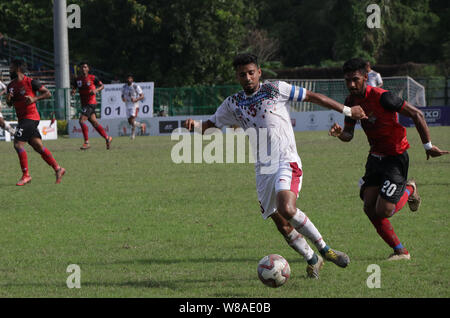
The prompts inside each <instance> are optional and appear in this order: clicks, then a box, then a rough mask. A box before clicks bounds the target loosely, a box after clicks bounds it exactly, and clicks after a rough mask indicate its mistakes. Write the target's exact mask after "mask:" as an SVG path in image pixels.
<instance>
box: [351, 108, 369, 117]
mask: <svg viewBox="0 0 450 318" xmlns="http://www.w3.org/2000/svg"><path fill="white" fill-rule="evenodd" d="M351 118H352V119H355V120H360V119H367V118H368V117H367V115H366V113H365V112H364V109H362V107H361V106H352V116H351Z"/></svg>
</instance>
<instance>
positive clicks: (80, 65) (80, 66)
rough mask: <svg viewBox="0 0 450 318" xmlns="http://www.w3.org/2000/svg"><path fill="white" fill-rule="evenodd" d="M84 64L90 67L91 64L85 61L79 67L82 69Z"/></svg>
mask: <svg viewBox="0 0 450 318" xmlns="http://www.w3.org/2000/svg"><path fill="white" fill-rule="evenodd" d="M84 64H86V65H87V66H88V67H89V63H88V62H85V61H81V62H80V64H78V66H79V67H82V66H83V65H84Z"/></svg>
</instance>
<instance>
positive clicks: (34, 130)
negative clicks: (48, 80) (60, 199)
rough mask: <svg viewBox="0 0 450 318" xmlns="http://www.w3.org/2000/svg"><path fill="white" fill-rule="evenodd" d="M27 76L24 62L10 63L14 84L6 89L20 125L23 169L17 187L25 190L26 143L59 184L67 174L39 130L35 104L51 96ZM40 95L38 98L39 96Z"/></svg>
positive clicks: (18, 140) (16, 141) (27, 176)
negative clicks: (22, 187)
mask: <svg viewBox="0 0 450 318" xmlns="http://www.w3.org/2000/svg"><path fill="white" fill-rule="evenodd" d="M25 72H26V65H25V63H24V62H23V61H21V60H14V61H12V62H11V65H10V69H9V73H10V76H11V82H10V83H9V84H8V87H7V91H8V92H7V95H6V102H7V104H8V105H10V106H14V108H15V110H16V114H17V118H18V122H19V123H18V126H17V128H16V133H15V135H14V148H15V149H16V151H17V154H18V156H19V161H20V167H21V169H22V178H21V179H20V180H19V182H17V184H16V185H18V186H23V185H25V184H27V183H29V182H31V176H30V174H29V171H28V158H27V152H26V150H25V143H27V142H28V144H29V145H30V146H31V147H33V149H34V150H35V151H36V152H38V153H39V154H40V155H41V157H42V159H44V161H45V162H47V164H48V165H50V166H51V167H52V168H53V170H55V174H56V183H60V182H61V178H62V176H63V175H64V174H65V173H66V170H65V169H64V168H62V167H61V166H60V165H59V164H58V163H57V162H56V160H55V159H54V158H53V156H52V154H51V152H50V151H49V150H48V149H47V148H45V147H44V145H43V144H42V140H41V134H40V133H39V130H38V125H39V121H40V120H41V118H40V116H39V113H38V110H37V108H36V102H37V101H38V100H41V99H46V98H49V97H50V96H51V94H50V92H49V90H48V89H47V88H46V87H45V86H43V85H41V83H40V82H39V81H38V80H33V79H31V78H29V77H28V76H26V75H25V74H24V73H25ZM37 92H39V95H36V93H37Z"/></svg>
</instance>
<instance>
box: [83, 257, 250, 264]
mask: <svg viewBox="0 0 450 318" xmlns="http://www.w3.org/2000/svg"><path fill="white" fill-rule="evenodd" d="M254 262H255V259H254V258H220V257H214V258H183V259H158V258H145V259H130V260H120V261H112V262H103V263H84V264H88V265H128V264H130V265H131V264H134V265H136V264H144V265H174V264H182V263H186V264H188V263H192V264H211V263H254Z"/></svg>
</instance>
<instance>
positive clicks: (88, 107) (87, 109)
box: [81, 104, 97, 118]
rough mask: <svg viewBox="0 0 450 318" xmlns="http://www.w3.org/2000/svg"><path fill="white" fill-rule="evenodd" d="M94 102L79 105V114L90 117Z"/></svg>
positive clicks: (94, 106) (93, 109) (93, 112)
mask: <svg viewBox="0 0 450 318" xmlns="http://www.w3.org/2000/svg"><path fill="white" fill-rule="evenodd" d="M96 107H97V105H96V104H88V105H85V106H81V115H83V116H86V117H88V118H89V117H91V115H92V114H95V108H96Z"/></svg>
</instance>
